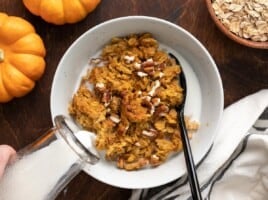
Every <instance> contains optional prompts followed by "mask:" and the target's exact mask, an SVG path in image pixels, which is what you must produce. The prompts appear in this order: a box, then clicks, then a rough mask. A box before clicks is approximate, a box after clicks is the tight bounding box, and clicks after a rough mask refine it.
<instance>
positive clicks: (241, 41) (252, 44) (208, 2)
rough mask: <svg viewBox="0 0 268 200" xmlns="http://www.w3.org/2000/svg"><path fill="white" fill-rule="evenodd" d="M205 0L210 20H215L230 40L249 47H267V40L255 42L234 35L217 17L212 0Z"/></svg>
mask: <svg viewBox="0 0 268 200" xmlns="http://www.w3.org/2000/svg"><path fill="white" fill-rule="evenodd" d="M205 1H206V5H207V8H208V11H209V14H210V16H211V18H212V20H213V21H214V22H215V24H216V25H217V27H218V28H219V29H220V30H221V31H222V32H223V33H224V34H225V35H226V36H227V37H229V38H230V39H231V40H233V41H235V42H237V43H239V44H242V45H245V46H248V47H251V48H257V49H268V42H255V41H253V40H250V39H244V38H242V37H239V36H237V35H235V34H234V33H232V32H231V31H230V30H228V29H227V28H226V27H225V26H224V25H223V24H222V23H221V21H220V20H219V19H218V17H217V16H216V14H215V11H214V9H213V7H212V0H205Z"/></svg>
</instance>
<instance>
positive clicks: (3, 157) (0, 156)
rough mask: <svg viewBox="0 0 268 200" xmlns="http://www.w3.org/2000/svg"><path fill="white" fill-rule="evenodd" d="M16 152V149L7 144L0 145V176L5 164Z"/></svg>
mask: <svg viewBox="0 0 268 200" xmlns="http://www.w3.org/2000/svg"><path fill="white" fill-rule="evenodd" d="M15 154H16V151H15V150H14V149H13V148H12V147H11V146H8V145H5V144H3V145H0V178H1V177H2V176H3V174H4V171H5V168H6V166H7V164H8V163H9V162H10V160H11V159H12V157H13V156H14V155H15Z"/></svg>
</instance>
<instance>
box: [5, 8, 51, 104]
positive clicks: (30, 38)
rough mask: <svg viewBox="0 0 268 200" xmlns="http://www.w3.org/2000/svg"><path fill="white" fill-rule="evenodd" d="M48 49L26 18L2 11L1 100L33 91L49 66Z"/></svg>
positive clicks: (6, 100) (8, 99) (7, 99)
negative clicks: (46, 55) (47, 64)
mask: <svg viewBox="0 0 268 200" xmlns="http://www.w3.org/2000/svg"><path fill="white" fill-rule="evenodd" d="M45 54H46V50H45V47H44V44H43V41H42V39H41V38H40V37H39V35H37V34H36V32H35V29H34V27H33V26H32V25H31V24H30V23H29V22H27V21H26V20H24V19H22V18H20V17H15V16H8V15H7V14H5V13H1V12H0V102H1V103H3V102H8V101H10V100H11V99H13V98H14V97H22V96H24V95H25V94H27V93H28V92H30V91H31V90H32V89H33V88H34V86H35V81H36V80H38V79H39V78H40V77H41V76H42V74H43V72H44V69H45V60H44V56H45Z"/></svg>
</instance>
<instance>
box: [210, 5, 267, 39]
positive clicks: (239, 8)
mask: <svg viewBox="0 0 268 200" xmlns="http://www.w3.org/2000/svg"><path fill="white" fill-rule="evenodd" d="M212 7H213V9H214V11H215V14H216V16H217V17H218V19H219V20H220V21H221V22H222V24H223V25H224V26H225V27H226V28H227V29H228V30H230V31H231V32H232V33H234V34H236V35H237V36H239V37H241V38H244V39H249V40H252V41H256V42H266V41H268V1H267V0H213V1H212Z"/></svg>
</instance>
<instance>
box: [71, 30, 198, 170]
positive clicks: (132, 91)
mask: <svg viewBox="0 0 268 200" xmlns="http://www.w3.org/2000/svg"><path fill="white" fill-rule="evenodd" d="M158 46H159V45H158V41H157V40H156V39H155V38H153V37H152V35H151V34H149V33H145V34H133V35H129V36H126V37H120V38H119V37H118V38H113V39H112V40H111V42H110V43H109V44H107V45H106V46H105V47H104V48H103V50H102V53H101V56H100V58H96V59H93V60H91V62H90V63H91V65H92V70H91V71H89V72H88V73H87V75H86V76H85V77H84V78H83V80H82V83H81V85H80V87H79V89H78V91H77V92H76V93H75V95H74V97H73V99H72V102H71V105H70V107H69V112H70V114H71V115H72V116H73V117H74V118H75V120H76V121H77V122H78V123H79V124H80V125H81V126H82V127H83V128H85V129H87V130H90V131H93V132H95V133H96V135H97V138H96V143H95V145H96V148H97V149H98V150H104V151H105V154H106V159H107V160H111V161H116V162H117V166H118V167H119V168H122V169H125V170H137V169H141V168H144V167H148V166H151V167H152V166H153V167H155V166H158V165H160V164H162V163H163V162H164V161H165V160H166V159H167V158H168V156H169V155H170V154H171V153H174V152H178V151H180V150H181V149H182V143H181V138H180V130H179V126H178V121H177V112H176V110H175V105H178V104H180V103H181V102H182V99H183V98H184V96H183V95H182V88H181V87H180V85H179V81H178V74H179V73H180V72H181V68H180V66H179V65H177V64H176V62H175V60H173V59H172V58H170V57H169V55H168V54H167V53H166V52H164V51H161V50H160V49H159V47H158ZM91 85H92V86H93V88H91V87H90V86H91ZM186 124H187V126H188V129H189V131H190V132H194V131H196V130H197V129H198V126H199V125H198V123H197V122H195V121H190V120H189V119H187V120H186Z"/></svg>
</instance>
